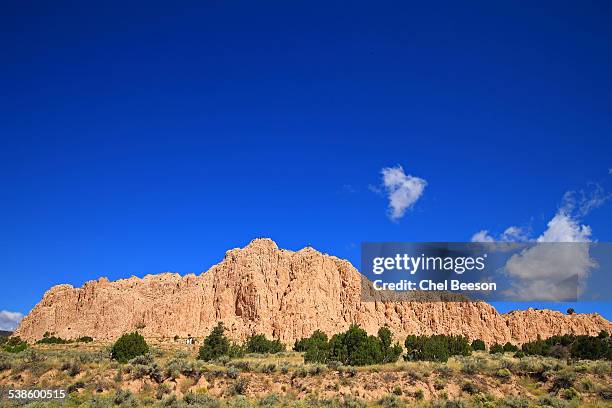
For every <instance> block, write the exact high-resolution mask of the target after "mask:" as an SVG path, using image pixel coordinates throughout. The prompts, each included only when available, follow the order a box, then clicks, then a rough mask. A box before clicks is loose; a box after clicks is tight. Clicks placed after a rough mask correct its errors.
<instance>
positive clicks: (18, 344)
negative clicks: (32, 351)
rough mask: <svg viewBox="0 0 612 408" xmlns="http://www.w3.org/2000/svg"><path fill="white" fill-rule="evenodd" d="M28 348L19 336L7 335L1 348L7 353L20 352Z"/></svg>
mask: <svg viewBox="0 0 612 408" xmlns="http://www.w3.org/2000/svg"><path fill="white" fill-rule="evenodd" d="M27 348H28V343H26V342H25V341H23V340H21V337H19V336H15V337H9V338H8V340H6V342H5V343H4V347H3V350H4V351H6V352H7V353H21V352H22V351H24V350H25V349H27Z"/></svg>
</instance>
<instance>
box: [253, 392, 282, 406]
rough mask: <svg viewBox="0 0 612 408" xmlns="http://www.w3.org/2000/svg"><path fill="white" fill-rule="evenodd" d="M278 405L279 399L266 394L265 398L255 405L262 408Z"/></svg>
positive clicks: (274, 395) (276, 396) (273, 395)
mask: <svg viewBox="0 0 612 408" xmlns="http://www.w3.org/2000/svg"><path fill="white" fill-rule="evenodd" d="M279 403H280V399H279V398H278V395H276V394H268V395H266V396H265V397H263V398H261V399H260V400H259V401H258V402H257V405H258V406H260V407H263V408H272V407H275V406H276V405H278V404H279Z"/></svg>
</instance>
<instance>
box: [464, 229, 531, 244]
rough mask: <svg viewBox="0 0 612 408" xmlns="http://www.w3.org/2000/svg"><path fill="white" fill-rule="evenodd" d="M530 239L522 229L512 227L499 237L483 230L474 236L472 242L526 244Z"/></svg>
mask: <svg viewBox="0 0 612 408" xmlns="http://www.w3.org/2000/svg"><path fill="white" fill-rule="evenodd" d="M528 240H529V237H528V236H527V232H526V231H525V230H524V229H523V228H521V227H515V226H511V227H508V228H506V230H505V231H504V232H502V233H501V234H500V235H499V236H498V237H495V236H493V235H492V234H490V233H489V231H488V230H481V231H478V232H477V233H475V234H474V235H472V239H471V241H472V242H525V241H528Z"/></svg>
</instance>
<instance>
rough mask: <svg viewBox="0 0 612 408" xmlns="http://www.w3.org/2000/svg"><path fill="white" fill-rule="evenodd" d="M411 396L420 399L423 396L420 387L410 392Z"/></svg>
mask: <svg viewBox="0 0 612 408" xmlns="http://www.w3.org/2000/svg"><path fill="white" fill-rule="evenodd" d="M412 396H413V397H414V398H416V399H417V400H419V401H420V400H422V399H423V398H425V393H424V392H423V390H422V389H420V388H419V389H418V390H416V391H415V392H413V393H412Z"/></svg>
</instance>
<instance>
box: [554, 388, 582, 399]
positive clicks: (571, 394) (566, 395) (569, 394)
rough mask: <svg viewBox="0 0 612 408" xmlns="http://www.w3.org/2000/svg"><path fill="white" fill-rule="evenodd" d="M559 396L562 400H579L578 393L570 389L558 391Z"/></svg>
mask: <svg viewBox="0 0 612 408" xmlns="http://www.w3.org/2000/svg"><path fill="white" fill-rule="evenodd" d="M559 396H560V397H561V398H563V399H564V400H574V399H579V398H580V394H578V391H576V390H575V389H574V388H572V387H570V388H563V389H561V390H560V391H559Z"/></svg>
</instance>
